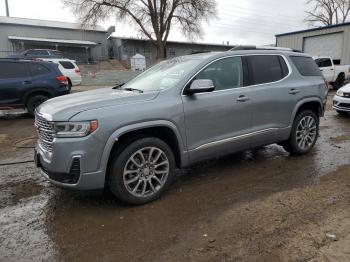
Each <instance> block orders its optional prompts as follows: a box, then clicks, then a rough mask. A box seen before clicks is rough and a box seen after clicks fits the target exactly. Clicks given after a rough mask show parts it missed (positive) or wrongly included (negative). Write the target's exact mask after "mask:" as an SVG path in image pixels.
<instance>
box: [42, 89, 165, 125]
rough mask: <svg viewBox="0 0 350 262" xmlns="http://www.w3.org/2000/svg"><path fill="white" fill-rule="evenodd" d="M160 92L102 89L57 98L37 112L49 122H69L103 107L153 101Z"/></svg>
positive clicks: (47, 102)
mask: <svg viewBox="0 0 350 262" xmlns="http://www.w3.org/2000/svg"><path fill="white" fill-rule="evenodd" d="M158 94H159V92H149V93H138V92H133V91H125V90H117V89H112V88H102V89H97V90H92V91H86V92H79V93H75V94H70V95H64V96H60V97H56V98H53V99H50V100H48V101H46V102H45V103H43V104H41V105H40V106H39V107H38V108H37V112H38V113H39V114H41V115H43V116H44V117H45V118H46V119H47V120H49V121H68V120H69V119H70V118H71V117H73V116H74V115H76V114H78V113H80V112H83V111H87V110H92V109H98V108H102V107H108V106H115V105H122V104H130V103H137V102H142V101H148V100H152V99H154V98H156V97H157V95H158Z"/></svg>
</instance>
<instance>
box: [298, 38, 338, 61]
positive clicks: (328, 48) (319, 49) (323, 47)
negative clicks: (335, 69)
mask: <svg viewBox="0 0 350 262" xmlns="http://www.w3.org/2000/svg"><path fill="white" fill-rule="evenodd" d="M343 37H344V36H343V33H335V34H329V35H320V36H313V37H306V38H304V52H305V53H308V54H310V55H312V56H330V57H332V58H333V59H341V57H342V51H343Z"/></svg>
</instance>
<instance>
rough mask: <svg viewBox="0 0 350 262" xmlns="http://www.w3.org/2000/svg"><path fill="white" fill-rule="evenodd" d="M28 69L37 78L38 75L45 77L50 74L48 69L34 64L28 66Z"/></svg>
mask: <svg viewBox="0 0 350 262" xmlns="http://www.w3.org/2000/svg"><path fill="white" fill-rule="evenodd" d="M28 65H29V68H30V72H31V74H32V75H33V76H38V75H45V74H47V73H49V72H50V70H49V69H48V68H46V67H45V66H43V65H40V64H36V63H31V64H28Z"/></svg>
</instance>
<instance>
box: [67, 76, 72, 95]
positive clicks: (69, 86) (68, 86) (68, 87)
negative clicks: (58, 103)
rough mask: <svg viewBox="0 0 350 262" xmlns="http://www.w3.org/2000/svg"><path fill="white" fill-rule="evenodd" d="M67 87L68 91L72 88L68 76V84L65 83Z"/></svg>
mask: <svg viewBox="0 0 350 262" xmlns="http://www.w3.org/2000/svg"><path fill="white" fill-rule="evenodd" d="M67 89H68V91H69V92H70V91H71V90H72V82H71V81H70V79H69V78H68V85H67Z"/></svg>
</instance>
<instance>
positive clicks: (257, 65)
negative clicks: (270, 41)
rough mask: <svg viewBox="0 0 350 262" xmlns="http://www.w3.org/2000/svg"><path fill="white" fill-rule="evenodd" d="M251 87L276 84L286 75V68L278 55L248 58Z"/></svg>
mask: <svg viewBox="0 0 350 262" xmlns="http://www.w3.org/2000/svg"><path fill="white" fill-rule="evenodd" d="M248 65H249V68H250V70H249V75H250V81H251V84H252V85H258V84H265V83H271V82H276V81H278V80H281V79H283V78H284V77H286V76H287V75H288V66H287V64H286V62H285V61H284V59H283V58H282V57H281V56H278V55H255V56H248Z"/></svg>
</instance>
